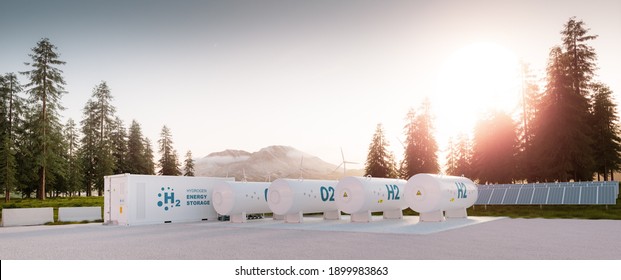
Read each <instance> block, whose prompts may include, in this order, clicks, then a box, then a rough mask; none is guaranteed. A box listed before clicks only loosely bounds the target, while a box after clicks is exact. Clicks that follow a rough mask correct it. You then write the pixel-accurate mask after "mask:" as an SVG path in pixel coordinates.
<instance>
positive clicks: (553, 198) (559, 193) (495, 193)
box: [475, 181, 619, 205]
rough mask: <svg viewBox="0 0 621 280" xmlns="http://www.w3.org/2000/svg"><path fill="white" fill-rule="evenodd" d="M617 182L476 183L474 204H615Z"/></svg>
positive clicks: (617, 188) (617, 190)
mask: <svg viewBox="0 0 621 280" xmlns="http://www.w3.org/2000/svg"><path fill="white" fill-rule="evenodd" d="M618 196H619V182H616V181H606V182H560V183H537V184H500V185H481V186H479V197H478V199H477V201H476V203H475V204H479V205H485V204H498V205H503V204H506V205H529V204H534V205H544V204H588V205H593V204H616V201H617V197H618Z"/></svg>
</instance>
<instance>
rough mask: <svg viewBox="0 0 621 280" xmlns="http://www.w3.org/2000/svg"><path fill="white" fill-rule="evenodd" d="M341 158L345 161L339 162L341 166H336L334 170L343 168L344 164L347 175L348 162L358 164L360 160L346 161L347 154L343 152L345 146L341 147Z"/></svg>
mask: <svg viewBox="0 0 621 280" xmlns="http://www.w3.org/2000/svg"><path fill="white" fill-rule="evenodd" d="M341 158H342V159H343V161H342V162H341V164H339V166H337V167H336V168H334V170H333V171H332V172H335V171H336V170H338V169H339V168H341V166H343V176H345V175H347V164H348V163H349V164H358V162H353V161H346V160H345V154H344V153H343V147H341Z"/></svg>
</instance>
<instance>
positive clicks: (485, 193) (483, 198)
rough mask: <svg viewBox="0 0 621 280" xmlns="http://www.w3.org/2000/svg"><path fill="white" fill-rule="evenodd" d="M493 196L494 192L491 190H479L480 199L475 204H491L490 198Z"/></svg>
mask: <svg viewBox="0 0 621 280" xmlns="http://www.w3.org/2000/svg"><path fill="white" fill-rule="evenodd" d="M491 196H492V190H491V189H489V188H485V189H479V197H478V198H477V202H476V203H475V204H489V203H488V202H489V198H490V197H491Z"/></svg>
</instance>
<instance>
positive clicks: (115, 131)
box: [110, 117, 129, 174]
mask: <svg viewBox="0 0 621 280" xmlns="http://www.w3.org/2000/svg"><path fill="white" fill-rule="evenodd" d="M110 141H111V145H112V158H113V161H114V170H113V171H112V173H113V174H123V173H126V172H128V171H129V161H128V159H127V158H128V148H127V141H128V139H127V131H126V130H125V126H124V125H123V121H122V120H121V118H119V117H116V119H115V120H114V122H113V123H112V132H111V134H110Z"/></svg>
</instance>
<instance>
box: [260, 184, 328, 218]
mask: <svg viewBox="0 0 621 280" xmlns="http://www.w3.org/2000/svg"><path fill="white" fill-rule="evenodd" d="M336 183H337V182H336V181H333V180H298V179H276V180H274V182H272V184H271V185H270V186H269V188H268V195H267V197H268V199H267V204H268V205H269V208H270V209H271V210H272V212H273V213H274V214H276V215H288V214H295V213H319V212H328V211H337V209H338V208H337V207H336V202H335V201H334V186H335V185H336Z"/></svg>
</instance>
